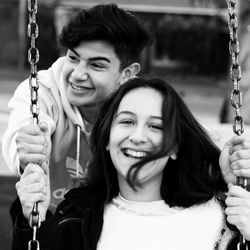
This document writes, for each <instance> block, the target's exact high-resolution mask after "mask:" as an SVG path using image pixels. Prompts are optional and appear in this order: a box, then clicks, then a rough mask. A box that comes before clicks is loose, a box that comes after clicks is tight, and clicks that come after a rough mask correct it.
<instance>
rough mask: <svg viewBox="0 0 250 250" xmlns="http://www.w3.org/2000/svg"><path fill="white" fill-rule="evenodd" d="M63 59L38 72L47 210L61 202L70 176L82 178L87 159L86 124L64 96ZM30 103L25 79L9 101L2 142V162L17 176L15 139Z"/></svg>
mask: <svg viewBox="0 0 250 250" xmlns="http://www.w3.org/2000/svg"><path fill="white" fill-rule="evenodd" d="M64 60H65V57H61V58H59V59H58V60H57V61H56V62H55V63H54V64H53V65H52V66H51V67H50V68H49V69H47V70H41V71H39V72H38V79H39V89H38V101H39V122H46V123H47V124H48V133H49V135H50V138H51V143H52V148H51V152H50V154H49V155H50V159H49V169H50V185H51V209H52V207H54V208H55V207H56V206H57V205H58V203H59V202H60V201H61V200H62V199H63V197H64V194H65V192H66V191H67V190H68V189H69V188H70V186H71V184H72V177H82V176H85V175H86V171H87V165H88V162H89V160H90V157H91V153H90V150H89V145H88V139H89V138H88V137H89V134H88V133H87V131H86V130H85V126H84V123H86V121H84V120H83V118H82V116H81V114H80V112H79V110H78V108H77V107H74V106H72V105H71V104H70V103H69V101H68V99H67V96H66V83H65V82H64V80H63V77H62V74H61V72H62V67H63V63H64ZM30 103H31V101H30V87H29V80H28V79H26V80H25V81H23V82H22V83H21V84H20V85H19V86H18V87H17V89H16V91H15V93H14V95H13V97H12V98H11V100H10V101H9V104H8V106H9V108H10V117H9V121H8V127H7V130H6V131H5V133H4V135H3V140H2V152H3V157H4V160H5V161H6V163H7V166H8V167H9V169H10V170H11V171H13V172H14V173H17V174H20V164H19V157H18V153H17V146H16V141H15V137H16V133H17V131H18V130H19V128H20V127H21V126H24V125H28V124H30V120H31V113H30ZM80 149H81V150H80ZM80 152H81V154H80Z"/></svg>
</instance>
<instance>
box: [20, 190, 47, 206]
mask: <svg viewBox="0 0 250 250" xmlns="http://www.w3.org/2000/svg"><path fill="white" fill-rule="evenodd" d="M19 199H20V202H21V203H22V205H23V206H25V207H26V208H28V209H32V208H33V206H34V204H35V203H36V202H42V201H44V200H45V199H46V196H45V195H44V194H43V193H34V194H26V195H23V196H19Z"/></svg>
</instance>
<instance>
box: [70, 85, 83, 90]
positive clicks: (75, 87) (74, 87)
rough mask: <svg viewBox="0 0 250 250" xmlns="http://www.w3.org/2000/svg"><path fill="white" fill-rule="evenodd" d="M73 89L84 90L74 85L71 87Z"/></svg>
mask: <svg viewBox="0 0 250 250" xmlns="http://www.w3.org/2000/svg"><path fill="white" fill-rule="evenodd" d="M71 86H72V88H73V89H75V90H82V89H83V88H82V87H79V86H76V85H74V84H72V85H71Z"/></svg>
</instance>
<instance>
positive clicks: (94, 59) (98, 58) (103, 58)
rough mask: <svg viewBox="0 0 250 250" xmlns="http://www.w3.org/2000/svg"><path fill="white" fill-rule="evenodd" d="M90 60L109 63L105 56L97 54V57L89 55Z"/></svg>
mask: <svg viewBox="0 0 250 250" xmlns="http://www.w3.org/2000/svg"><path fill="white" fill-rule="evenodd" d="M90 60H91V61H106V62H108V63H111V61H110V60H109V59H108V58H107V57H103V56H97V57H90Z"/></svg>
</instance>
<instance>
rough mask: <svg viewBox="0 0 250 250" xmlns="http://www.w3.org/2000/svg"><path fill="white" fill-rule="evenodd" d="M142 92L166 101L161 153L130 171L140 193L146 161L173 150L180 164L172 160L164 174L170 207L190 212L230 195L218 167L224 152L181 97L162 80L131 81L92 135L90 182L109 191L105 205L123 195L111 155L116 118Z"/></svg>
mask: <svg viewBox="0 0 250 250" xmlns="http://www.w3.org/2000/svg"><path fill="white" fill-rule="evenodd" d="M138 88H152V89H154V90H157V91H159V93H161V95H162V96H163V105H162V117H163V141H162V146H161V149H160V151H159V152H157V153H156V154H154V155H151V156H149V157H148V158H147V159H144V160H143V161H141V162H139V163H137V164H135V165H134V166H132V167H131V169H130V171H129V174H128V176H127V179H128V182H129V183H130V185H131V186H132V187H133V188H135V189H136V188H137V184H136V177H137V173H138V171H140V169H141V168H142V167H143V165H144V164H145V163H146V162H149V161H151V160H154V159H158V158H161V157H163V156H166V155H168V154H169V153H170V152H172V151H173V150H176V152H177V159H176V160H172V159H170V158H169V160H168V162H167V164H166V167H165V169H164V172H163V180H162V185H161V196H162V198H163V199H164V200H165V202H166V203H167V204H169V205H170V206H182V207H189V206H191V205H194V204H198V203H202V202H206V201H208V200H209V199H211V198H212V197H213V196H214V195H216V194H217V193H218V192H220V191H225V190H226V183H225V182H224V180H223V177H222V174H221V171H220V167H219V163H218V161H219V154H220V151H219V149H218V148H217V147H216V146H215V144H214V143H213V142H212V141H211V139H210V137H209V136H208V134H207V132H206V131H205V129H204V128H203V127H202V126H201V125H200V124H199V123H198V122H197V120H196V119H195V118H194V117H193V115H192V114H191V112H190V111H189V109H188V107H187V106H186V104H185V103H184V102H183V100H182V99H181V97H180V96H179V95H178V94H177V92H176V91H175V90H174V89H173V88H172V87H171V86H170V85H169V84H168V83H167V82H165V81H163V80H161V79H142V78H137V77H136V78H132V79H131V80H129V81H127V82H126V83H125V84H123V85H122V86H121V87H120V88H119V89H118V90H117V91H116V92H115V93H113V94H112V95H111V97H110V98H109V99H108V100H107V101H106V102H105V103H104V104H103V105H102V107H101V109H100V112H99V115H98V117H97V121H96V123H95V126H94V128H93V131H92V135H91V150H92V153H93V160H92V162H91V164H90V167H89V170H90V180H91V183H92V184H93V185H97V186H98V188H99V189H101V190H104V192H105V195H106V197H105V198H106V201H110V200H111V199H112V198H113V197H114V196H115V195H117V194H118V192H119V187H118V181H117V173H116V169H115V167H114V165H113V163H112V161H111V158H110V154H109V152H108V151H107V150H106V146H107V145H108V143H109V135H110V130H111V124H112V121H113V117H114V115H115V113H116V112H117V110H118V107H119V104H120V102H121V100H122V98H123V97H124V96H125V95H126V94H127V93H128V92H130V91H132V90H134V89H138Z"/></svg>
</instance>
